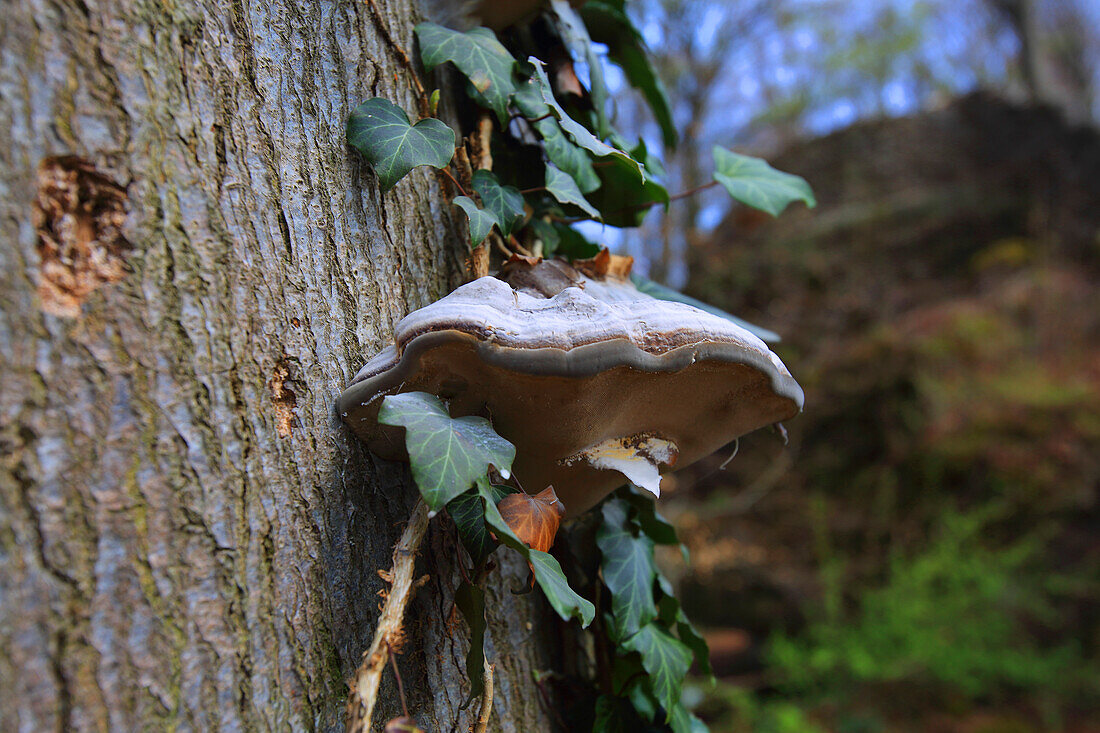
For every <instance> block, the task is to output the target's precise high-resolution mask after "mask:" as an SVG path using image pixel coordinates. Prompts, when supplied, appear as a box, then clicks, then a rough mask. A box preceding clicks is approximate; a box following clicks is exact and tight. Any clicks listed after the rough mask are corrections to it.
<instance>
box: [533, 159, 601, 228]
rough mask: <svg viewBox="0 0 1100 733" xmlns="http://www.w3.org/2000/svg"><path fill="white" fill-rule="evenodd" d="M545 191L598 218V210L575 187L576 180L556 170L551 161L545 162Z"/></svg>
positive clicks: (562, 201) (564, 202)
mask: <svg viewBox="0 0 1100 733" xmlns="http://www.w3.org/2000/svg"><path fill="white" fill-rule="evenodd" d="M546 191H547V193H549V194H550V195H551V196H553V197H554V198H556V199H557V200H558V201H560V202H561V203H563V204H573V205H574V206H579V207H580V208H581V209H582V210H584V213H586V214H588V215H589V216H591V217H592V218H594V219H598V218H600V212H598V211H596V209H594V208H592V204H590V203H588V200H587V199H585V197H584V194H583V193H581V190H580V189H579V188H577V182H576V181H574V180H573V178H572V177H571V176H570V175H569V174H568V173H565V172H564V171H561V170H558V168H556V167H555V166H554V164H553V163H547V164H546Z"/></svg>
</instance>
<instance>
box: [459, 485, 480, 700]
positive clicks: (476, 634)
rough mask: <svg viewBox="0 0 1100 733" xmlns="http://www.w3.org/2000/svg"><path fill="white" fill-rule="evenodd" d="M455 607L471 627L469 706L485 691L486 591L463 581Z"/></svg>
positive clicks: (468, 663) (468, 666)
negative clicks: (471, 701) (470, 702)
mask: <svg viewBox="0 0 1100 733" xmlns="http://www.w3.org/2000/svg"><path fill="white" fill-rule="evenodd" d="M479 501H480V499H479ZM455 605H456V606H458V610H459V611H461V612H462V617H463V618H465V619H466V625H467V626H469V627H470V651H469V652H467V653H466V676H467V677H469V678H470V697H469V698H467V704H468V703H469V701H470V700H473V699H474V698H475V697H481V693H483V692H484V691H485V589H484V588H480V587H478V586H476V585H474V584H472V583H468V582H466V581H462V583H461V584H459V586H458V590H456V591H455ZM463 707H465V706H463Z"/></svg>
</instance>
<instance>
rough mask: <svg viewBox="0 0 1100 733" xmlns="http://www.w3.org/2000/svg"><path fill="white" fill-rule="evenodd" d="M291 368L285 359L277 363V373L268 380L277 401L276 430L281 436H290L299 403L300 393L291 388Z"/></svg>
mask: <svg viewBox="0 0 1100 733" xmlns="http://www.w3.org/2000/svg"><path fill="white" fill-rule="evenodd" d="M290 381H291V380H290V369H289V367H288V366H287V362H286V360H284V359H280V360H279V362H278V363H276V364H275V373H274V374H273V375H271V379H269V380H267V386H268V387H269V388H270V389H271V397H272V399H273V400H274V402H275V430H276V432H277V433H278V434H279V437H280V438H289V437H290V433H291V426H292V424H293V422H294V408H295V407H296V406H297V405H298V395H296V394H295V393H294V390H292V389H290V387H288V386H287V384H288V383H289V382H290Z"/></svg>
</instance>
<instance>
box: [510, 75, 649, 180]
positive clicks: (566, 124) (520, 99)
mask: <svg viewBox="0 0 1100 733" xmlns="http://www.w3.org/2000/svg"><path fill="white" fill-rule="evenodd" d="M527 61H528V62H529V63H530V64H532V65H533V66H534V72H533V73H532V74H531V77H530V78H529V79H528V80H527V81H526V82H524V83H523V84H520V85H519V91H518V92H517V93H516V96H515V99H514V101H515V103H516V107H517V108H518V109H519V111H520V113H521V114H522V115H523V116H524V117H526V118H528V119H536V118H538V117H542V116H544V115H547V114H552V115H553V116H554V117H556V118H557V120H558V124H559V125H561V128H562V129H563V130H565V133H566V134H567V135H568V136H569V137H570V138H572V140H573V142H575V143H576V144H577V145H579V146H581V147H582V148H584V149H585V150H587V151H589V152H590V153H592V154H593V155H595V156H597V157H601V158H602V157H611V158H614V159H615V160H618V161H620V162H622V163H623V164H624V165H627V166H633V167H634V169H635V170H636V171H637V174H638V175H639V176H641V177H642V178H643V180H644V177H645V174H644V173H643V172H642V166H641V164H640V163H638V161H636V160H634V159H633V158H631V157H630V156H629V155H628V154H626V153H624V152H623V151H621V150H618V149H617V148H613V147H611V146H610V145H608V144H607V143H605V142H603V141H602V140H600V139H599V138H598V137H596V136H595V135H593V134H592V132H591V131H590V130H589V129H588V128H587V127H585V126H584V125H582V124H581V123H579V122H577V121H576V120H574V119H573V118H572V117H570V116H569V115H568V114H566V112H565V110H564V109H562V107H561V105H560V104H558V100H556V99H555V98H554V93H553V91H552V90H551V88H550V80H549V79H548V78H547V77H546V71H545V70H544V69H543V63H542V62H541V61H539V60H538V59H537V58H535V57H534V56H531V57H529V58H528V59H527Z"/></svg>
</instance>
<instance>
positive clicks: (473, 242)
mask: <svg viewBox="0 0 1100 733" xmlns="http://www.w3.org/2000/svg"><path fill="white" fill-rule="evenodd" d="M451 203H452V204H454V205H455V206H457V207H458V208H460V209H462V210H463V211H464V212H466V218H467V219H469V220H470V226H469V229H470V247H476V246H478V245H479V244H481V243H482V242H484V241H485V238H486V237H487V236H489V232H491V231H492V230H493V225H494V224H497V225H499V224H500V222H499V221H497V218H496V217H495V216H493V214H492V212H490V211H486V210H485V209H479V208H478V207H477V204H475V203H474V200H473V199H472V198H470V197H469V196H455V199H454V201H452V202H451Z"/></svg>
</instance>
